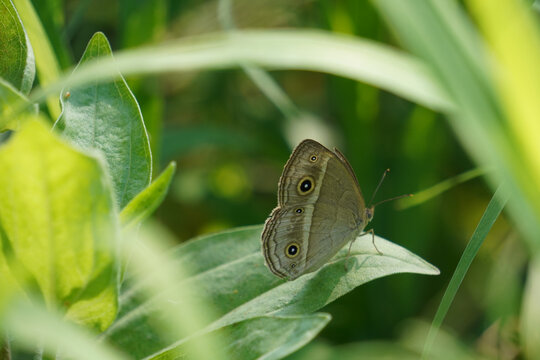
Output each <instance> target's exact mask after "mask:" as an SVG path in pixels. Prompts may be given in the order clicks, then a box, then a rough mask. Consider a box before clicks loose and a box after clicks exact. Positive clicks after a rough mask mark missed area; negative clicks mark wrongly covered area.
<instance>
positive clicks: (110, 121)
mask: <svg viewBox="0 0 540 360" xmlns="http://www.w3.org/2000/svg"><path fill="white" fill-rule="evenodd" d="M111 53H112V51H111V47H110V45H109V42H108V41H107V38H106V37H105V35H103V34H102V33H96V34H95V35H94V36H93V37H92V39H91V40H90V42H89V43H88V46H87V48H86V50H85V52H84V54H83V56H82V59H81V61H80V63H79V65H80V64H84V63H86V62H90V61H91V60H93V59H96V58H98V57H108V58H110V59H111V60H112V55H111ZM77 72H78V69H75V71H74V76H76V74H77ZM115 76H116V77H118V76H120V75H119V74H118V73H116V75H115ZM68 94H69V95H68ZM61 105H62V115H61V116H60V118H59V119H58V121H57V122H56V123H55V124H54V126H55V128H57V129H59V130H60V131H61V132H62V135H63V136H64V137H66V138H67V139H69V140H70V141H72V142H73V143H75V144H77V145H78V146H80V147H82V148H83V149H97V150H99V151H101V152H103V154H104V156H105V161H106V162H107V165H108V168H109V173H110V175H111V178H112V183H113V187H114V190H115V196H116V202H117V204H118V205H119V206H120V208H123V207H124V206H125V205H126V204H127V203H128V202H129V201H131V199H133V198H134V197H135V196H136V195H137V194H138V193H139V192H141V191H142V190H143V189H144V188H146V187H147V186H148V184H150V179H151V177H152V156H151V154H150V143H149V141H148V134H147V133H146V128H145V126H144V122H143V119H142V115H141V111H140V109H139V104H138V103H137V100H135V97H134V96H133V94H132V93H131V90H130V89H129V87H128V86H127V83H126V81H125V80H124V79H123V78H122V77H121V76H120V79H119V80H116V81H113V82H110V83H101V84H98V83H97V82H95V81H94V82H91V83H89V84H88V85H87V86H85V87H79V88H74V89H70V90H69V91H68V90H64V91H63V94H62V96H61Z"/></svg>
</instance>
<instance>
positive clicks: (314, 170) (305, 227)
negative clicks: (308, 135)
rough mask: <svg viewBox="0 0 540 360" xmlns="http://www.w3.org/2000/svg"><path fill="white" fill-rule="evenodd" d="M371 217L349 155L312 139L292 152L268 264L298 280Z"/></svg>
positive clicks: (267, 237)
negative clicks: (349, 161) (350, 163)
mask: <svg viewBox="0 0 540 360" xmlns="http://www.w3.org/2000/svg"><path fill="white" fill-rule="evenodd" d="M372 217H373V208H366V206H365V202H364V199H363V197H362V193H361V190H360V186H359V185H358V181H357V180H356V176H355V175H354V172H353V170H352V168H351V166H350V165H349V163H348V162H347V160H346V159H345V157H344V156H343V155H342V154H341V153H340V152H339V150H337V149H334V151H331V150H329V149H327V148H326V147H324V146H323V145H321V144H319V143H318V142H316V141H314V140H304V141H302V142H301V143H300V144H299V145H298V146H297V147H296V148H295V149H294V150H293V152H292V154H291V157H290V158H289V160H288V161H287V164H286V165H285V167H284V169H283V174H282V175H281V178H280V180H279V185H278V206H277V207H276V208H275V209H274V210H273V211H272V213H271V214H270V217H269V218H268V219H267V221H266V223H265V226H264V230H263V234H262V248H263V254H264V257H265V261H266V264H267V266H268V268H269V269H270V270H271V271H272V272H273V273H274V274H275V275H277V276H279V277H284V278H287V279H289V280H294V279H296V278H297V277H299V276H301V275H303V274H305V273H309V272H312V271H315V270H317V269H319V268H320V267H321V266H322V265H324V264H325V263H326V262H327V261H328V260H329V259H330V258H332V257H333V256H334V255H335V254H336V253H337V252H338V251H339V250H340V249H341V248H342V247H343V246H344V245H345V244H347V243H348V242H350V241H353V240H354V239H355V238H356V237H357V236H358V235H359V234H360V233H362V231H363V229H364V228H365V226H366V225H367V223H368V222H369V221H370V220H371V218H372Z"/></svg>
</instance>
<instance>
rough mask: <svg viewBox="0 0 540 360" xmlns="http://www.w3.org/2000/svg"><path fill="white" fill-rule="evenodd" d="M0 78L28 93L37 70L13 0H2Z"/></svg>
mask: <svg viewBox="0 0 540 360" xmlns="http://www.w3.org/2000/svg"><path fill="white" fill-rule="evenodd" d="M0 44H2V53H1V54H2V56H0V78H3V79H5V80H6V81H8V82H9V83H11V84H12V85H13V86H14V87H15V88H16V89H17V90H19V91H20V92H22V93H23V94H28V93H29V92H30V89H32V84H33V83H34V76H35V72H36V68H35V64H34V53H33V52H32V46H31V45H30V42H29V41H28V37H27V36H26V32H25V30H24V28H23V26H22V22H21V19H20V18H19V14H17V10H16V9H15V7H14V6H13V3H12V2H11V0H1V1H0Z"/></svg>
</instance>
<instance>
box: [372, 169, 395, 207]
mask: <svg viewBox="0 0 540 360" xmlns="http://www.w3.org/2000/svg"><path fill="white" fill-rule="evenodd" d="M389 171H390V169H386V170H385V171H384V173H383V174H382V176H381V180H379V184H378V185H377V187H376V188H375V191H374V192H373V195H371V200H369V205H368V207H371V204H372V203H373V199H375V195H377V191H379V188H380V187H381V184H382V182H383V180H384V178H385V177H386V174H387V173H388V172H389ZM385 201H386V200H385ZM379 204H380V203H379Z"/></svg>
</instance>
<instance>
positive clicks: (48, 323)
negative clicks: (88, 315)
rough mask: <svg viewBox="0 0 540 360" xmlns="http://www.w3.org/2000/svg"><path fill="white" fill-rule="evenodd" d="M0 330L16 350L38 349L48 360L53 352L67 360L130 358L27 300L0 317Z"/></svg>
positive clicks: (14, 305) (14, 303)
mask: <svg viewBox="0 0 540 360" xmlns="http://www.w3.org/2000/svg"><path fill="white" fill-rule="evenodd" d="M0 328H2V330H5V331H7V332H8V333H9V334H10V338H11V342H12V343H13V345H14V346H17V348H20V349H25V350H27V351H28V352H34V351H35V350H36V348H37V346H42V347H43V350H44V353H45V354H46V355H48V356H49V357H48V358H49V359H53V358H56V354H57V353H61V354H62V358H68V359H88V360H90V359H92V360H93V359H100V360H127V359H130V358H129V357H127V356H126V355H124V354H121V353H120V352H118V350H116V349H113V348H111V347H110V346H108V345H107V344H96V341H95V334H93V333H91V332H89V331H88V330H86V329H82V328H80V327H78V326H76V325H74V324H69V323H67V322H65V321H62V319H61V314H59V313H57V312H55V311H51V310H50V309H44V308H43V307H40V306H36V305H32V304H31V303H30V302H28V301H17V302H13V303H12V304H11V306H10V307H9V309H8V311H6V312H5V313H4V314H0ZM0 359H1V356H0ZM8 359H9V358H8ZM14 359H16V358H15V357H14ZM34 359H36V358H35V357H34ZM2 360H3V359H2Z"/></svg>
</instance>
